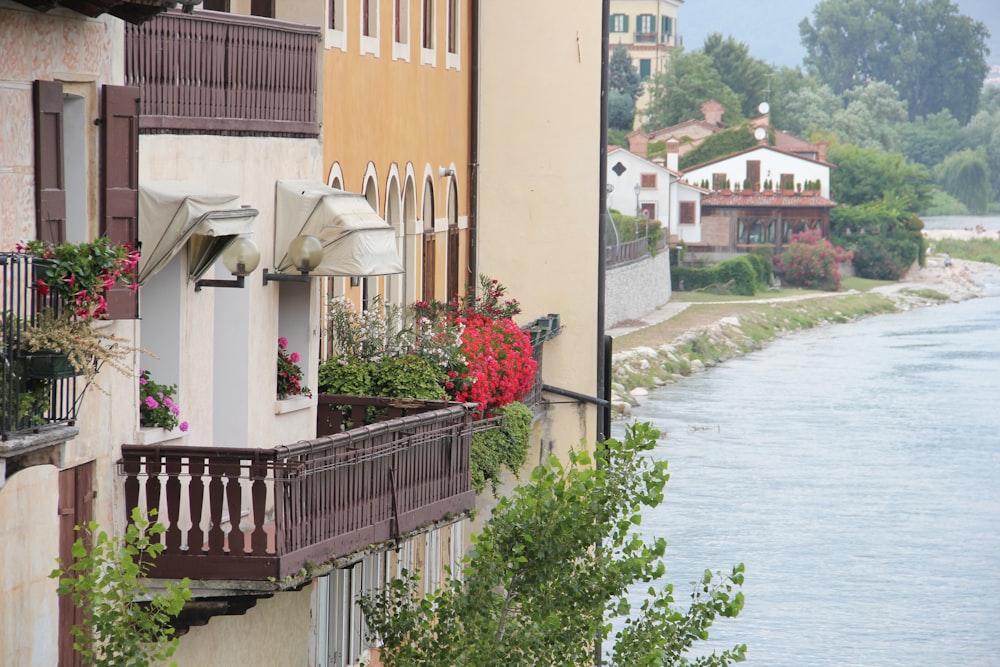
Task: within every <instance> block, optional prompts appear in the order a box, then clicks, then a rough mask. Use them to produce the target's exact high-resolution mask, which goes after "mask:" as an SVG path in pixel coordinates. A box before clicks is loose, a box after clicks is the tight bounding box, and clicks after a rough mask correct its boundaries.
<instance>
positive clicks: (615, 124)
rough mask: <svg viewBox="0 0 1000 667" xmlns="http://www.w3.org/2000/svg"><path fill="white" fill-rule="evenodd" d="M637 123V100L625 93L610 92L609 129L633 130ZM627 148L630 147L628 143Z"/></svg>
mask: <svg viewBox="0 0 1000 667" xmlns="http://www.w3.org/2000/svg"><path fill="white" fill-rule="evenodd" d="M634 122H635V100H633V99H632V98H631V97H629V96H628V95H626V94H625V93H621V92H618V91H617V90H611V91H609V92H608V128H609V129H613V130H626V131H628V130H631V129H632V125H633V123H634ZM625 147H626V148H627V147H628V142H626V144H625Z"/></svg>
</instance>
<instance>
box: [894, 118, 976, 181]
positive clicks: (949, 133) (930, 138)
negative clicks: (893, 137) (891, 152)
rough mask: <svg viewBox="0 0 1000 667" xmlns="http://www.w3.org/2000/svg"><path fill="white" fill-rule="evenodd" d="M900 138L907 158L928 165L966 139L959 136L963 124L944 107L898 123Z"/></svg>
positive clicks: (941, 157) (938, 160)
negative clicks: (911, 120)
mask: <svg viewBox="0 0 1000 667" xmlns="http://www.w3.org/2000/svg"><path fill="white" fill-rule="evenodd" d="M899 142H900V146H901V147H902V150H903V155H905V156H906V157H907V159H910V160H913V161H914V162H919V163H920V164H922V165H924V166H925V167H927V168H930V167H933V166H934V165H936V164H938V163H939V162H941V160H943V159H944V158H945V156H946V155H948V153H951V152H953V151H954V150H955V149H956V147H961V146H962V145H963V144H964V143H965V139H964V137H963V136H962V126H961V125H960V124H959V122H958V120H957V119H956V118H955V117H954V116H952V115H951V112H950V111H948V110H947V109H945V110H944V111H942V112H940V113H932V114H930V115H928V116H927V117H926V118H924V117H922V116H920V117H917V118H916V119H915V120H914V121H913V122H912V123H906V124H904V125H901V126H900V127H899Z"/></svg>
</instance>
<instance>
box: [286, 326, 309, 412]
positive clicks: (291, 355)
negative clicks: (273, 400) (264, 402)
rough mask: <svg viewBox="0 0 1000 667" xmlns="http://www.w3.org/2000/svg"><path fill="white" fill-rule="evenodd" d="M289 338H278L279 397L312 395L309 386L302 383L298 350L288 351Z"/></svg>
mask: <svg viewBox="0 0 1000 667" xmlns="http://www.w3.org/2000/svg"><path fill="white" fill-rule="evenodd" d="M287 347H288V339H287V338H285V337H284V336H282V337H281V338H279V339H278V398H279V399H283V398H288V397H289V396H299V395H302V396H312V392H311V391H310V390H309V387H306V386H305V385H303V384H302V368H301V367H300V366H299V361H300V360H301V357H300V356H299V353H298V352H286V351H285V350H286V348H287Z"/></svg>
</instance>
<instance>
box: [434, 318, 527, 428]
mask: <svg viewBox="0 0 1000 667" xmlns="http://www.w3.org/2000/svg"><path fill="white" fill-rule="evenodd" d="M459 321H461V322H462V323H463V324H464V325H465V331H464V333H463V335H462V351H463V352H464V354H465V358H466V362H467V363H468V366H469V370H468V373H467V374H466V375H465V376H464V377H459V378H458V379H459V380H468V381H467V382H458V383H456V382H449V383H447V384H445V389H448V390H450V391H449V394H450V395H452V396H453V397H454V399H455V400H456V401H463V402H473V403H478V404H479V408H480V409H481V410H482V411H483V412H485V413H487V414H493V413H494V412H495V411H496V409H497V408H500V407H502V406H504V405H508V404H510V403H513V402H514V401H518V400H520V399H521V398H523V397H524V395H525V394H527V393H528V391H529V390H530V389H531V386H532V384H533V383H534V381H535V370H536V369H537V366H538V364H537V362H535V359H534V357H532V350H531V338H530V337H529V336H528V334H526V333H525V332H523V331H521V329H520V327H518V326H517V324H515V323H514V321H513V320H511V319H506V318H499V319H493V318H491V317H488V316H486V315H481V314H478V313H473V314H471V315H468V316H466V317H463V318H460V320H459ZM449 385H452V386H449ZM452 392H453V393H452Z"/></svg>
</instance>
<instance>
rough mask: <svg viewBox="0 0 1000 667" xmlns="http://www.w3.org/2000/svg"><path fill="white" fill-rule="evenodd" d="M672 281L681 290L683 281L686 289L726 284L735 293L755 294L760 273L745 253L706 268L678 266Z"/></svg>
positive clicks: (674, 287) (672, 273) (671, 278)
mask: <svg viewBox="0 0 1000 667" xmlns="http://www.w3.org/2000/svg"><path fill="white" fill-rule="evenodd" d="M670 281H671V285H672V286H673V289H675V290H680V284H681V282H683V283H684V291H689V290H694V289H703V288H705V287H712V286H718V287H723V286H725V287H727V288H728V290H729V291H730V292H732V293H733V294H739V295H741V296H753V295H754V294H756V293H757V284H758V274H757V271H756V270H755V268H754V264H753V262H752V261H751V260H750V259H749V258H748V257H747V256H746V255H744V256H742V257H734V258H733V259H727V260H726V261H724V262H719V263H718V264H716V265H715V266H712V267H709V268H704V269H692V268H687V267H676V268H674V269H673V270H672V271H671V275H670Z"/></svg>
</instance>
